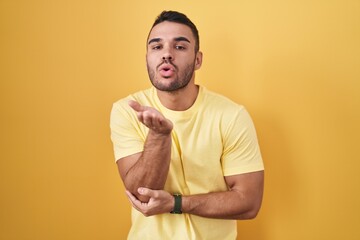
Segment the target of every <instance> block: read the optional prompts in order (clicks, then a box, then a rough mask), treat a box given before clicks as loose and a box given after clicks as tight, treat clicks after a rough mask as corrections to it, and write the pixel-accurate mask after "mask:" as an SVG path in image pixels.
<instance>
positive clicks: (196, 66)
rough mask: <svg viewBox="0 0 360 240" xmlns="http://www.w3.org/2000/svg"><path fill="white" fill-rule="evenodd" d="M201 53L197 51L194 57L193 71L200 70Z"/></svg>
mask: <svg viewBox="0 0 360 240" xmlns="http://www.w3.org/2000/svg"><path fill="white" fill-rule="evenodd" d="M202 58H203V53H202V52H200V51H198V52H197V53H196V56H195V70H198V69H200V67H201V64H202Z"/></svg>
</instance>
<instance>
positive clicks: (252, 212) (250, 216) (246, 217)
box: [237, 206, 260, 220]
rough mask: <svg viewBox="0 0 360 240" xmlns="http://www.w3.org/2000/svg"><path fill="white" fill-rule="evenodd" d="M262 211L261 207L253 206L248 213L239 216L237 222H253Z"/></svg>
mask: <svg viewBox="0 0 360 240" xmlns="http://www.w3.org/2000/svg"><path fill="white" fill-rule="evenodd" d="M259 211H260V206H252V207H250V208H249V209H247V211H245V212H243V213H241V214H239V215H238V217H237V220H252V219H255V218H256V217H257V215H258V213H259Z"/></svg>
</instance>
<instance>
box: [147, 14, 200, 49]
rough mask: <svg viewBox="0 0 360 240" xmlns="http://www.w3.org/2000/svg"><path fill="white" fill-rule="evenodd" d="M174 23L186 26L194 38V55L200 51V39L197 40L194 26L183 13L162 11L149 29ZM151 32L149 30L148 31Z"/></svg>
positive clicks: (196, 31) (197, 33) (197, 35)
mask: <svg viewBox="0 0 360 240" xmlns="http://www.w3.org/2000/svg"><path fill="white" fill-rule="evenodd" d="M165 21H168V22H175V23H181V24H184V25H186V26H188V27H189V28H190V29H191V31H192V33H193V35H194V37H195V53H196V52H198V51H199V49H200V39H199V32H198V30H197V28H196V26H195V24H194V23H193V22H192V21H191V20H190V19H189V18H188V17H187V16H186V15H185V14H183V13H180V12H176V11H163V12H162V13H161V14H160V15H159V16H158V17H157V18H156V20H155V22H154V24H153V25H152V27H151V29H153V28H154V27H155V26H156V25H158V24H159V23H162V22H165ZM150 32H151V30H150Z"/></svg>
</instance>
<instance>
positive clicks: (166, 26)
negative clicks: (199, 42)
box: [148, 21, 194, 43]
mask: <svg viewBox="0 0 360 240" xmlns="http://www.w3.org/2000/svg"><path fill="white" fill-rule="evenodd" d="M176 37H186V38H188V39H189V40H190V41H191V42H192V43H193V42H194V36H193V34H192V31H191V29H190V27H188V26H186V25H185V24H181V23H174V22H168V21H165V22H162V23H159V24H157V25H156V26H155V27H153V29H151V31H150V34H149V39H148V40H151V39H152V38H160V39H164V40H166V39H174V38H176Z"/></svg>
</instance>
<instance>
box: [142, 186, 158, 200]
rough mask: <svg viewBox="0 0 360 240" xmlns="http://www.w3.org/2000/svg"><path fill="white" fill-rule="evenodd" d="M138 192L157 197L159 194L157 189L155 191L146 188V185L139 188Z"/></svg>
mask: <svg viewBox="0 0 360 240" xmlns="http://www.w3.org/2000/svg"><path fill="white" fill-rule="evenodd" d="M138 193H139V194H141V195H143V196H147V197H150V198H156V197H157V195H158V194H156V191H153V190H151V189H149V188H144V187H141V188H139V189H138Z"/></svg>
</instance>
